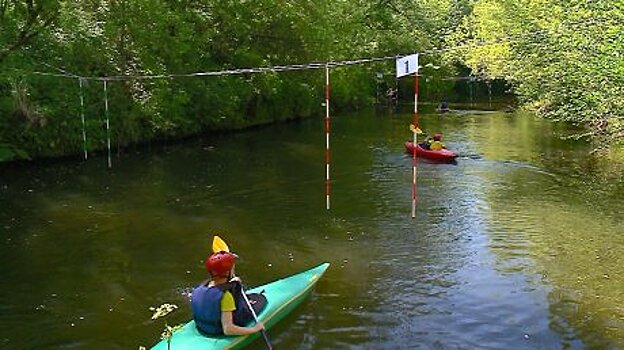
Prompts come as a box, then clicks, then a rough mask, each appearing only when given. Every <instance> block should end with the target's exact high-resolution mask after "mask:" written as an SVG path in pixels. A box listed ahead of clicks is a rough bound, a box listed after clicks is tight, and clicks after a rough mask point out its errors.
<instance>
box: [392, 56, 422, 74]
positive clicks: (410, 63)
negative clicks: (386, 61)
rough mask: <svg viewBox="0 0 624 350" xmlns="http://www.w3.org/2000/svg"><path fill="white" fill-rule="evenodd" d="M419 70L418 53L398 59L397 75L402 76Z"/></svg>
mask: <svg viewBox="0 0 624 350" xmlns="http://www.w3.org/2000/svg"><path fill="white" fill-rule="evenodd" d="M416 72H418V54H414V55H409V56H405V57H401V58H397V60H396V76H397V78H400V77H402V76H405V75H410V74H414V73H416Z"/></svg>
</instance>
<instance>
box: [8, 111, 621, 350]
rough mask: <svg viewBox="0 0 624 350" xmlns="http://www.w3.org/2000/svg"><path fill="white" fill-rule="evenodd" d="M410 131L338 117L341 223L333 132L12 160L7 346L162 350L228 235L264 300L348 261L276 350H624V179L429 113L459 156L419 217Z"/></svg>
mask: <svg viewBox="0 0 624 350" xmlns="http://www.w3.org/2000/svg"><path fill="white" fill-rule="evenodd" d="M430 109H431V108H430ZM424 110H425V111H426V110H427V107H426V106H424ZM410 121H411V115H410V114H409V113H374V112H372V111H366V112H359V113H353V114H345V115H337V116H333V118H332V138H331V146H332V166H331V177H332V196H331V210H329V211H328V210H326V209H325V187H324V186H325V185H324V182H325V164H324V162H325V135H324V133H325V132H324V124H323V120H322V119H308V120H303V121H298V122H291V123H287V124H279V125H274V126H269V127H264V128H258V129H253V130H248V131H244V132H240V133H233V134H227V135H219V136H205V137H202V138H199V139H196V140H192V141H188V142H185V143H181V144H172V145H167V146H158V147H151V148H141V149H138V150H134V151H131V152H127V153H126V154H123V155H122V156H121V157H118V158H113V167H112V169H108V168H107V164H106V159H105V157H103V156H94V155H92V157H91V158H90V159H88V160H87V161H81V160H71V159H70V160H63V161H56V162H42V163H38V164H34V165H27V166H14V165H13V166H6V165H5V166H2V168H0V208H1V209H0V232H1V236H0V237H1V240H0V266H1V268H0V269H1V270H0V271H1V273H2V277H3V278H2V282H0V283H1V288H0V300H1V303H0V323H1V324H2V327H0V344H1V345H2V346H3V347H4V348H8V349H138V347H139V346H141V345H143V346H146V347H148V348H149V347H150V346H152V345H153V344H155V343H156V342H157V341H158V338H159V336H160V333H161V331H162V329H163V327H164V321H163V320H162V319H161V320H157V321H151V320H150V317H151V315H152V313H151V311H150V310H149V308H150V307H151V306H158V305H161V304H163V303H174V304H177V305H178V306H179V309H178V310H176V311H175V312H173V313H172V314H171V315H169V316H168V318H167V320H168V322H169V324H177V323H182V322H185V321H186V320H188V319H189V318H190V317H191V316H190V309H189V305H188V297H187V293H188V291H189V289H190V288H191V287H193V286H194V285H195V284H196V283H198V282H199V281H201V280H202V279H204V278H205V273H204V269H203V263H202V262H203V260H204V259H205V257H206V255H207V254H208V253H209V250H210V247H211V239H212V235H213V234H219V235H220V236H221V237H222V238H224V239H225V240H226V242H227V243H228V244H229V245H230V247H231V248H232V249H233V250H235V251H236V252H237V253H238V254H239V255H240V256H241V259H240V261H239V263H238V265H237V271H238V272H239V274H240V275H241V276H242V278H243V279H244V280H245V281H246V282H247V284H248V285H250V286H254V285H259V284H264V283H266V282H269V281H271V280H275V279H277V278H281V277H284V276H287V275H290V274H293V273H296V272H298V271H301V270H303V269H306V268H309V267H312V266H315V265H317V264H318V263H320V262H323V261H328V262H331V264H332V265H331V267H330V268H329V270H328V271H327V273H326V274H325V276H324V277H323V279H322V280H321V281H320V282H319V283H318V285H317V286H316V288H315V290H314V292H313V293H312V295H311V297H310V298H309V299H307V300H306V301H305V302H304V303H303V304H302V305H301V307H299V308H298V309H297V310H296V311H295V312H294V313H293V314H291V315H290V316H289V317H288V318H286V319H285V320H283V321H282V322H281V323H280V324H278V325H277V326H276V327H274V328H272V329H271V330H269V332H268V333H269V337H270V338H271V339H272V341H273V343H274V344H275V346H276V348H278V349H304V350H312V349H314V350H320V349H327V350H330V349H331V350H334V349H583V348H593V349H618V348H623V347H624V306H622V305H624V275H623V274H622V273H621V271H622V266H624V261H623V260H624V258H623V257H624V230H623V227H624V225H623V219H622V215H621V213H622V212H624V201H623V200H622V198H624V185H623V183H624V181H622V180H623V179H622V173H623V172H622V167H621V166H618V165H617V164H613V163H610V162H608V161H604V160H602V159H601V158H599V157H596V156H595V155H592V154H590V153H589V152H590V151H591V146H590V145H589V144H587V143H586V142H584V141H577V140H573V139H565V136H568V135H571V134H572V133H573V132H574V131H576V130H574V129H573V128H571V127H568V126H565V125H562V124H557V123H552V122H546V121H543V120H540V119H537V118H535V117H534V116H532V115H528V114H521V113H519V114H506V113H502V112H480V111H470V110H464V111H461V112H459V113H450V114H445V115H438V114H434V113H421V116H420V126H421V128H422V129H423V130H424V131H425V132H435V131H442V132H444V142H445V143H446V145H447V146H448V148H450V149H453V150H456V151H458V152H459V153H460V157H459V158H458V160H457V163H456V164H435V163H430V162H426V161H420V162H419V163H418V204H417V208H416V217H415V218H413V219H412V218H411V181H412V175H411V158H410V157H409V156H407V155H406V154H405V153H404V148H403V142H404V141H405V140H406V139H408V138H410V137H411V133H410V131H409V128H408V127H409V123H410ZM250 348H251V349H263V348H264V345H263V343H262V342H261V341H257V342H255V343H254V344H253V345H252V346H250ZM173 349H174V350H175V347H174V348H173Z"/></svg>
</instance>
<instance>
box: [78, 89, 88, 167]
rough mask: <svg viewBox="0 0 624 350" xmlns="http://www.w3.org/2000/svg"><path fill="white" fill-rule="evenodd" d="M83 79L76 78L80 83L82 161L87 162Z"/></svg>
mask: <svg viewBox="0 0 624 350" xmlns="http://www.w3.org/2000/svg"><path fill="white" fill-rule="evenodd" d="M83 80H84V79H83V78H78V82H79V83H80V118H81V119H82V148H83V150H84V159H85V160H87V127H86V123H85V115H84V96H83V95H82V84H83V82H82V81H83Z"/></svg>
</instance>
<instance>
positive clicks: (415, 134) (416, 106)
mask: <svg viewBox="0 0 624 350" xmlns="http://www.w3.org/2000/svg"><path fill="white" fill-rule="evenodd" d="M418 130H420V129H419V128H418V70H416V73H414V141H413V142H414V143H413V145H414V154H413V156H412V219H413V218H415V217H416V199H417V190H418V187H417V186H416V179H417V173H416V165H417V164H418V160H417V158H416V149H417V147H418Z"/></svg>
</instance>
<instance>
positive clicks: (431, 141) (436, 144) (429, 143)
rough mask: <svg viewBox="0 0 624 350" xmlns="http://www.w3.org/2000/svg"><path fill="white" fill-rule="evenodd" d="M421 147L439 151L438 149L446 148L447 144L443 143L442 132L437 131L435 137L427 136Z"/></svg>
mask: <svg viewBox="0 0 624 350" xmlns="http://www.w3.org/2000/svg"><path fill="white" fill-rule="evenodd" d="M420 147H422V148H424V149H429V150H432V151H437V150H441V149H445V148H446V146H444V144H443V143H442V134H441V133H439V132H437V133H435V134H434V135H433V137H431V136H427V138H426V139H425V142H423V143H421V144H420Z"/></svg>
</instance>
